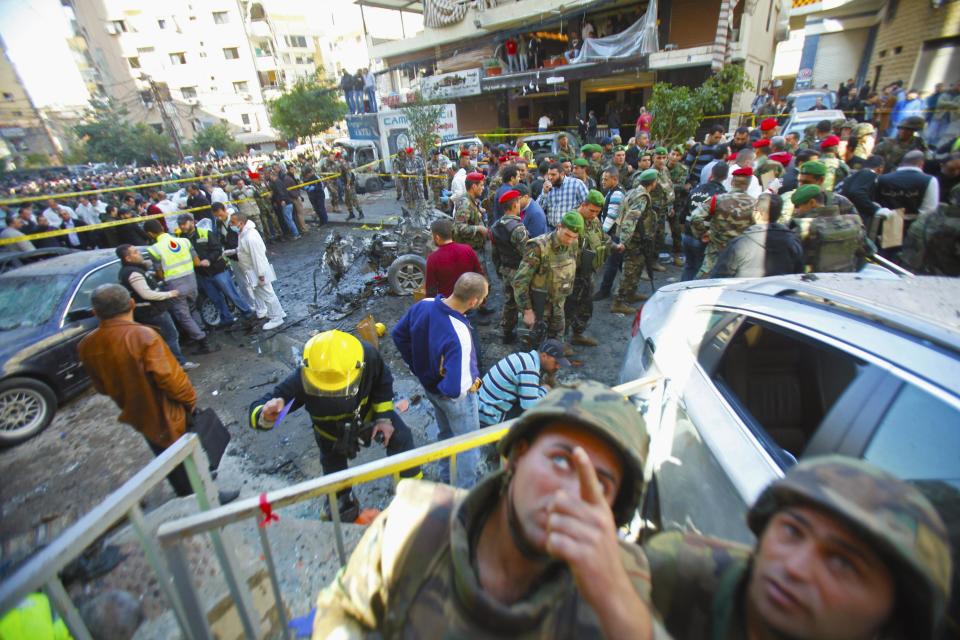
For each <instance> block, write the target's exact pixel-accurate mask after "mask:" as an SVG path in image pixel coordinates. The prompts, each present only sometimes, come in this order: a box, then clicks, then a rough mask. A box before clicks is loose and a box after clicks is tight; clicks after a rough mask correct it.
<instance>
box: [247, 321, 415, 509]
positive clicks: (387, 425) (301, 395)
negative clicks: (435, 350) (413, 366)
mask: <svg viewBox="0 0 960 640" xmlns="http://www.w3.org/2000/svg"><path fill="white" fill-rule="evenodd" d="M288 405H289V406H288ZM302 406H303V407H306V409H307V413H309V414H310V420H311V421H312V422H313V435H314V437H315V438H316V440H317V445H318V446H319V447H320V463H321V465H322V466H323V472H324V473H325V474H329V473H334V472H336V471H342V470H343V469H346V468H347V461H348V460H350V459H352V458H354V457H355V456H356V455H357V452H358V448H359V446H360V445H361V444H362V445H363V446H370V443H371V442H374V441H375V442H378V443H381V444H383V445H384V446H385V447H386V449H387V455H393V454H395V453H400V452H403V451H409V450H410V449H412V448H413V434H412V433H410V429H409V428H408V427H407V425H406V424H404V422H403V420H401V419H400V416H398V415H397V413H396V412H395V411H394V410H393V376H392V375H391V374H390V369H389V368H388V367H387V364H386V363H385V362H384V361H383V358H382V357H381V356H380V352H379V351H377V349H376V348H375V347H373V346H372V345H370V344H368V343H366V342H364V341H363V340H360V339H359V338H357V337H355V336H353V335H351V334H349V333H344V332H343V331H337V330H333V331H324V332H323V333H319V334H317V335H315V336H313V337H312V338H310V340H308V341H307V344H306V345H304V347H303V364H302V365H301V366H300V367H298V368H297V370H296V371H294V372H293V373H292V374H290V376H289V377H288V378H287V379H286V380H284V381H282V382H281V383H280V384H279V385H277V386H276V387H275V388H274V389H273V391H271V392H270V393H268V394H266V395H264V396H263V397H261V398H259V399H258V400H256V401H254V402H253V404H251V405H250V426H251V427H252V428H254V429H272V428H273V425H274V423H275V422H276V421H277V419H278V418H280V416H281V415H284V416H285V415H286V414H287V413H290V412H293V411H296V410H297V409H299V408H300V407H302ZM400 475H401V476H403V477H407V478H414V477H420V475H421V474H420V469H419V468H415V469H409V470H407V471H403V472H401V473H400ZM337 501H338V504H339V510H340V518H341V520H342V521H344V522H352V521H354V520H356V519H357V516H358V515H359V511H360V505H359V503H358V502H357V499H356V498H355V497H354V496H353V494H352V493H351V491H350V489H344V490H343V491H340V492H339V493H338V494H337ZM324 508H325V509H329V505H328V503H327V502H326V501H325V502H324ZM327 515H329V514H327Z"/></svg>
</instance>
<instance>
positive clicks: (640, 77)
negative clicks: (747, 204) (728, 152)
mask: <svg viewBox="0 0 960 640" xmlns="http://www.w3.org/2000/svg"><path fill="white" fill-rule="evenodd" d="M356 2H357V4H359V5H361V7H377V8H381V9H394V10H396V11H398V12H399V11H404V12H419V13H422V14H423V16H424V29H423V30H422V31H421V32H420V33H417V34H415V35H412V36H409V37H406V38H404V39H399V40H393V41H385V42H383V41H381V42H371V47H370V55H371V57H372V58H376V59H381V60H382V61H383V65H384V67H385V70H384V73H385V74H387V75H388V77H389V78H390V82H391V83H392V84H393V85H394V86H393V87H392V89H393V90H394V91H401V90H402V86H399V85H403V84H404V83H407V82H409V83H410V84H411V85H412V87H413V88H415V89H419V90H421V91H422V92H424V93H432V94H435V95H437V96H441V97H443V98H445V99H447V100H450V101H454V102H456V104H457V115H458V120H459V122H458V126H459V129H460V131H461V132H482V131H491V130H493V129H496V128H498V127H499V128H511V129H521V128H522V129H528V128H532V127H535V126H536V123H537V121H538V119H539V118H540V117H541V116H543V115H548V116H550V117H551V119H552V120H553V122H554V123H555V124H557V125H563V126H567V125H571V124H573V123H574V122H575V117H576V114H578V113H579V114H585V113H586V112H587V111H590V110H592V111H595V112H596V114H597V116H598V118H599V119H600V121H601V123H603V122H605V120H606V119H607V114H609V113H610V112H616V113H617V114H618V115H619V117H620V120H621V123H622V125H621V130H622V131H624V132H625V133H627V134H629V133H631V132H632V130H633V126H632V124H633V122H634V121H635V119H636V116H637V115H638V111H639V108H640V107H641V106H643V104H644V103H645V102H646V101H647V100H648V99H649V97H650V93H651V91H652V88H653V85H654V84H655V83H657V82H671V83H674V84H686V85H691V86H693V85H697V84H699V83H701V82H702V81H703V80H704V79H705V78H707V77H708V75H709V74H710V73H711V71H712V70H713V69H716V68H718V67H719V66H720V65H723V64H731V63H732V64H742V65H744V67H745V69H746V71H747V74H748V75H749V77H750V78H751V80H752V81H753V82H754V83H756V84H757V85H763V84H765V83H766V82H767V81H768V80H769V79H770V78H771V77H772V73H773V59H774V52H775V47H776V43H777V42H778V41H781V40H785V39H786V38H787V35H788V28H787V19H788V15H789V3H788V2H787V0H740V1H738V0H594V1H581V2H576V3H570V2H569V0H536V1H534V0H509V1H507V0H485V2H475V3H450V2H446V1H445V0H422V1H420V2H411V1H410V0H356ZM514 47H516V48H514ZM581 50H583V51H586V52H587V54H577V55H575V54H574V51H581ZM511 52H516V55H514V53H511ZM524 53H525V54H526V55H524ZM518 57H520V58H523V62H522V63H520V64H517V58H518ZM511 58H512V60H511ZM398 77H399V79H400V81H399V82H398V81H397V78H398ZM438 90H439V93H437V91H438ZM752 97H753V94H752V92H748V93H745V94H744V95H742V96H736V97H735V99H734V101H733V102H734V104H733V105H732V108H733V109H734V110H735V111H738V110H744V109H747V108H748V107H749V104H750V101H751V99H752Z"/></svg>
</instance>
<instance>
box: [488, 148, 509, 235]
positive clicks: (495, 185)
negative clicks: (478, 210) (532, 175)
mask: <svg viewBox="0 0 960 640" xmlns="http://www.w3.org/2000/svg"><path fill="white" fill-rule="evenodd" d="M509 162H510V161H509V159H508V158H507V157H506V156H502V157H501V158H500V167H499V168H498V169H497V171H496V172H495V173H494V174H493V176H492V177H491V178H490V182H488V183H487V196H486V197H485V198H484V199H483V211H484V213H485V214H487V217H486V218H485V219H486V220H488V221H489V222H490V223H491V224H492V223H493V218H494V217H495V215H494V214H495V211H496V209H497V206H496V205H497V201H496V200H495V198H496V197H497V191H499V190H500V187H502V186H503V170H504V169H505V168H506V167H507V166H508V163H509ZM511 173H512V174H513V175H516V173H514V172H511Z"/></svg>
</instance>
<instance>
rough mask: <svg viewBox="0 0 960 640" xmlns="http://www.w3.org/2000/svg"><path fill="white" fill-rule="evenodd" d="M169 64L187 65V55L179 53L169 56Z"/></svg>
mask: <svg viewBox="0 0 960 640" xmlns="http://www.w3.org/2000/svg"><path fill="white" fill-rule="evenodd" d="M170 64H187V54H186V53H184V52H182V51H180V52H178V53H171V54H170Z"/></svg>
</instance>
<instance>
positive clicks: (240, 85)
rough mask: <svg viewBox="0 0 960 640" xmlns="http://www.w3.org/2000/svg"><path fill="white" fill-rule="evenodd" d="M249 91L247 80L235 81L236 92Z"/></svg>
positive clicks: (234, 88)
mask: <svg viewBox="0 0 960 640" xmlns="http://www.w3.org/2000/svg"><path fill="white" fill-rule="evenodd" d="M247 91H248V86H247V82H246V81H243V82H234V83H233V92H234V93H247Z"/></svg>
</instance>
